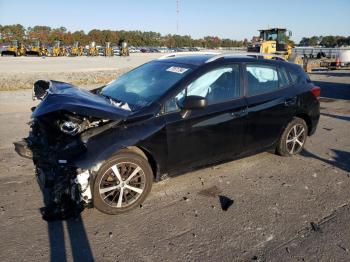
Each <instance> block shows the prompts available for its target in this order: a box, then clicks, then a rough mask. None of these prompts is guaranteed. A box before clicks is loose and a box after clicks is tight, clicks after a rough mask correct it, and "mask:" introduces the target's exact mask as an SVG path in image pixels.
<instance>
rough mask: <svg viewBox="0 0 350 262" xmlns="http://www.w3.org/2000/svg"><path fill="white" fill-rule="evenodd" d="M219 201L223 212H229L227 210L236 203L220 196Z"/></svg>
mask: <svg viewBox="0 0 350 262" xmlns="http://www.w3.org/2000/svg"><path fill="white" fill-rule="evenodd" d="M219 201H220V205H221V209H222V210H223V211H227V209H228V208H229V207H230V206H232V204H233V202H234V201H233V200H232V199H231V198H228V197H226V196H219Z"/></svg>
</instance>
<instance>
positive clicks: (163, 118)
mask: <svg viewBox="0 0 350 262" xmlns="http://www.w3.org/2000/svg"><path fill="white" fill-rule="evenodd" d="M205 59H206V58H202V59H201V60H198V58H196V60H195V61H196V62H195V63H192V64H191V63H190V61H191V60H190V59H189V58H186V60H181V59H179V58H174V59H169V60H166V61H165V62H168V63H169V64H172V65H173V64H174V63H175V64H176V65H180V66H188V67H191V68H193V69H194V71H193V72H192V73H191V74H189V75H187V76H186V77H184V78H183V79H182V80H180V81H179V82H178V83H177V84H175V85H174V86H173V87H172V88H170V89H169V91H168V92H167V93H165V94H164V95H163V96H162V97H161V98H160V99H159V100H158V101H156V102H154V103H152V104H151V105H149V106H147V107H145V108H143V109H142V110H139V111H136V112H128V111H126V110H123V109H120V108H116V107H114V106H113V105H111V104H110V103H109V102H108V101H107V100H106V99H105V98H103V97H101V96H99V95H97V94H93V93H91V92H89V91H85V90H82V89H77V88H75V87H73V86H71V85H69V84H64V83H58V82H53V83H54V88H53V90H51V92H49V94H48V95H47V97H46V98H45V99H44V100H43V101H42V103H41V104H40V105H39V106H38V107H37V108H36V110H35V111H34V113H33V117H40V116H42V115H44V114H47V113H49V112H53V111H55V110H66V111H69V112H73V113H76V114H82V115H92V116H95V117H101V118H106V119H112V120H117V121H118V123H117V124H116V125H115V126H113V127H111V128H110V129H107V130H105V131H104V132H102V133H100V134H98V135H96V136H91V137H90V138H89V139H87V140H86V143H85V146H86V148H87V150H86V151H85V152H84V153H83V154H81V155H80V156H79V157H78V158H76V159H73V160H72V164H73V165H74V166H76V167H81V168H85V169H87V168H91V167H93V166H94V165H96V164H97V163H99V162H101V161H104V160H106V159H107V158H108V157H110V156H111V155H112V154H114V153H116V152H117V151H119V150H120V149H122V148H126V147H130V146H136V147H138V148H140V149H141V150H142V151H144V152H145V154H146V155H147V156H148V157H149V158H151V159H150V160H151V161H152V162H154V163H155V165H154V170H155V171H156V174H155V175H156V180H159V179H160V177H161V175H162V174H166V173H169V174H170V175H171V174H172V171H174V170H176V169H181V168H182V167H185V166H186V167H188V166H191V165H196V164H197V163H200V162H201V161H203V160H205V159H208V158H213V159H214V158H215V159H229V158H231V157H235V156H238V155H242V154H244V153H246V152H249V151H256V150H257V149H258V150H259V149H261V148H268V147H273V146H274V144H275V143H276V141H277V140H278V137H279V135H280V134H281V132H282V131H283V128H284V127H285V126H286V124H287V123H288V122H289V121H290V119H292V118H293V117H294V116H296V115H300V116H310V120H309V121H307V122H308V124H310V125H309V126H310V130H311V132H310V134H311V133H312V132H313V130H315V128H316V125H317V122H318V118H319V111H318V109H317V105H319V104H318V101H317V100H316V99H315V98H314V97H313V96H312V94H311V93H310V92H309V90H307V88H305V86H311V84H301V85H296V86H290V87H286V88H284V89H281V90H279V91H277V92H273V93H268V94H263V95H259V96H255V97H247V96H246V95H245V90H246V88H247V87H246V85H247V83H246V81H245V72H244V66H245V64H246V63H251V62H254V63H263V64H271V65H275V66H277V67H278V66H279V64H282V65H284V66H286V67H289V65H288V64H287V63H285V62H280V61H269V60H261V61H257V60H256V59H253V58H227V59H219V60H217V61H215V62H211V63H208V64H205V63H204V62H203V61H205ZM162 62H164V61H162ZM189 63H190V64H189ZM231 63H238V64H240V66H241V70H240V74H241V88H242V90H241V94H242V96H241V97H240V98H238V99H235V100H232V101H227V102H225V103H222V104H216V105H211V106H208V107H206V108H204V109H194V110H191V111H190V112H188V116H187V117H186V118H183V114H182V113H183V112H180V111H178V112H173V113H170V114H167V113H165V112H164V111H163V106H164V103H165V102H166V101H167V100H168V99H169V98H171V97H172V96H174V95H176V94H177V93H178V92H179V91H180V90H182V89H183V88H184V87H185V86H186V85H187V84H188V83H190V82H191V81H192V80H194V79H195V78H197V77H198V76H199V75H201V74H203V73H204V72H206V71H208V70H211V69H213V68H215V67H218V66H222V65H224V64H231ZM290 99H292V103H290V104H288V101H289V100H290ZM315 108H316V109H315Z"/></svg>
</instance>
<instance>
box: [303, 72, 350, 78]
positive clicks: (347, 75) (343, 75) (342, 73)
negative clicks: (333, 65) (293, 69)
mask: <svg viewBox="0 0 350 262" xmlns="http://www.w3.org/2000/svg"><path fill="white" fill-rule="evenodd" d="M309 74H310V75H323V76H335V77H350V71H347V72H339V71H338V72H332V71H322V72H321V71H320V72H319V73H316V74H315V73H309Z"/></svg>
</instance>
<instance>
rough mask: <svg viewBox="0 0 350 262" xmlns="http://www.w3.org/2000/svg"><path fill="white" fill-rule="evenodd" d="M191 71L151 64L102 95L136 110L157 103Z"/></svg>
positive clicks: (105, 89) (121, 78)
mask: <svg viewBox="0 0 350 262" xmlns="http://www.w3.org/2000/svg"><path fill="white" fill-rule="evenodd" d="M190 71H191V69H190V68H189V67H186V66H182V65H174V64H169V63H162V62H159V61H154V62H150V63H147V64H144V65H142V66H140V67H138V68H136V69H134V70H132V71H130V72H128V73H126V74H124V75H122V76H121V77H120V78H118V79H116V80H114V81H113V82H111V83H109V84H108V85H106V86H105V87H104V88H103V89H102V91H101V94H102V95H103V96H106V97H109V98H112V99H114V100H116V101H120V102H123V103H127V104H128V105H129V107H130V108H131V110H135V109H138V108H141V107H143V106H146V105H147V104H149V103H151V102H153V101H155V100H156V99H157V98H159V97H160V96H162V95H163V94H164V93H165V92H166V91H167V90H168V89H169V88H170V87H171V86H173V85H174V84H175V83H176V82H178V81H179V80H180V79H182V78H183V77H184V76H185V75H187V74H188V73H189V72H190Z"/></svg>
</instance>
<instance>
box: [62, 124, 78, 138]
mask: <svg viewBox="0 0 350 262" xmlns="http://www.w3.org/2000/svg"><path fill="white" fill-rule="evenodd" d="M59 127H60V129H61V131H62V132H63V133H65V134H68V135H71V136H75V135H76V134H78V133H79V132H80V131H81V126H80V124H79V123H76V122H73V121H64V122H61V123H60V124H59Z"/></svg>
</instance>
